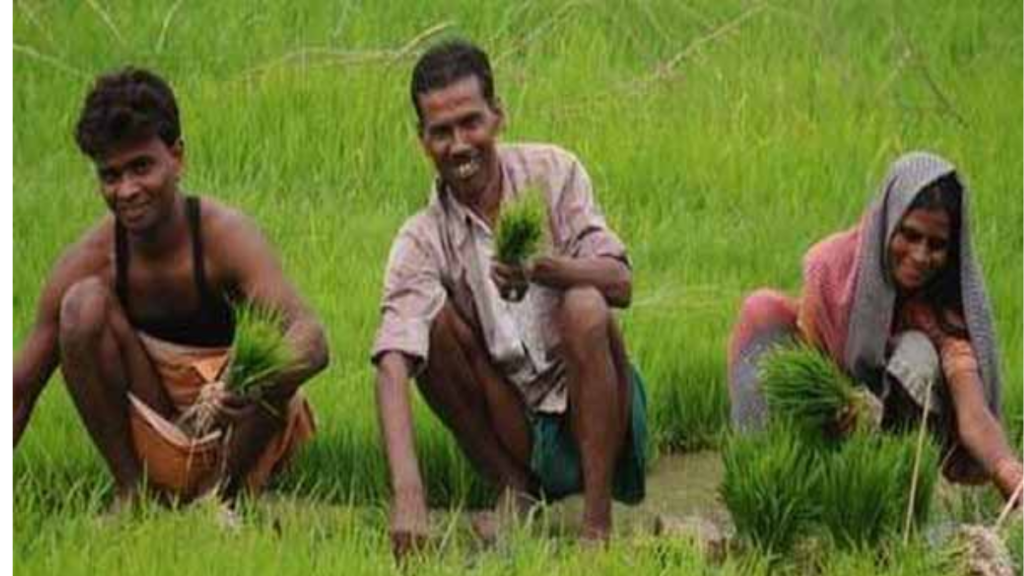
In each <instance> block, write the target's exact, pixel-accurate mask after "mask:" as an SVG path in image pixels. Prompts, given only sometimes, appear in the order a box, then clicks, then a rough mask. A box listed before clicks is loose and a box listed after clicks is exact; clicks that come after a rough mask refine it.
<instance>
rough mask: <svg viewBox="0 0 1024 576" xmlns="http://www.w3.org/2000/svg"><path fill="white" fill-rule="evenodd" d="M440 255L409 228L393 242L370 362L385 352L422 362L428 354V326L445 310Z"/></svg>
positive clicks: (375, 360) (375, 361) (444, 292)
mask: <svg viewBox="0 0 1024 576" xmlns="http://www.w3.org/2000/svg"><path fill="white" fill-rule="evenodd" d="M446 298H447V293H446V291H445V289H444V285H443V284H442V282H441V272H440V261H439V255H438V254H437V253H436V252H435V251H434V250H432V249H431V248H430V246H429V243H428V242H426V241H425V239H424V238H420V237H417V235H416V234H415V233H414V232H412V231H411V229H410V227H406V228H405V229H403V231H402V232H401V233H399V235H398V238H396V239H395V243H394V245H392V247H391V254H390V256H389V257H388V265H387V271H386V272H385V275H384V295H383V297H382V298H381V323H380V327H379V328H378V329H377V335H376V337H375V339H374V344H373V349H372V352H371V361H372V362H374V363H377V361H378V360H380V357H381V356H382V355H383V354H384V353H385V352H391V351H395V352H402V353H404V354H406V355H408V356H410V357H412V358H413V359H415V360H418V361H420V362H421V363H422V362H425V361H426V360H427V358H428V355H429V353H430V325H431V323H432V322H433V321H434V318H436V317H437V315H438V313H439V312H440V311H441V309H442V308H443V307H444V303H445V300H446Z"/></svg>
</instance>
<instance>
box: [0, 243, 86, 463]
mask: <svg viewBox="0 0 1024 576" xmlns="http://www.w3.org/2000/svg"><path fill="white" fill-rule="evenodd" d="M100 229H102V227H101V228H99V229H97V230H94V231H93V232H92V233H91V234H89V235H87V237H86V238H85V240H83V241H82V242H80V243H79V244H76V245H74V246H72V247H70V248H69V249H68V250H67V251H66V252H65V253H64V255H63V256H62V257H61V259H60V260H59V261H58V262H57V264H56V265H55V266H54V268H53V271H52V272H51V273H50V276H49V277H48V278H47V280H46V284H45V285H44V286H43V290H42V293H41V294H40V296H39V303H38V304H37V305H36V317H35V321H34V323H33V326H32V330H31V331H30V332H29V334H28V336H27V337H26V338H25V343H24V344H23V345H22V347H21V350H19V351H18V354H17V357H16V358H15V359H14V447H15V448H17V447H18V444H19V443H20V442H21V436H22V434H24V432H25V429H26V428H27V427H28V422H29V419H30V418H31V416H32V410H33V409H34V408H35V405H36V401H37V400H38V399H39V395H40V394H41V393H42V392H43V389H44V388H46V383H47V382H49V380H50V377H51V376H53V372H54V370H56V369H57V366H58V365H59V364H60V305H61V300H62V299H63V297H64V293H65V292H66V291H67V290H68V288H70V287H71V286H72V285H73V284H74V283H75V282H77V281H79V280H81V279H83V278H86V277H87V276H89V275H91V274H96V273H99V272H100V270H101V269H102V267H103V264H104V261H105V259H106V250H105V248H104V244H103V238H102V234H101V233H100V232H99V230H100Z"/></svg>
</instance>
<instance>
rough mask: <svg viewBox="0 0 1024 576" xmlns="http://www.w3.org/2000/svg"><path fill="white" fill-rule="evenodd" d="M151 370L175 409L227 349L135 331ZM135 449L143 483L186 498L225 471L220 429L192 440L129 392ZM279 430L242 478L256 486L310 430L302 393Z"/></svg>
mask: <svg viewBox="0 0 1024 576" xmlns="http://www.w3.org/2000/svg"><path fill="white" fill-rule="evenodd" d="M139 338H140V340H141V341H142V344H143V347H144V348H145V349H146V351H147V352H148V354H149V357H150V360H151V361H152V363H153V368H154V369H155V370H156V373H157V375H158V376H159V377H160V379H161V380H162V382H163V385H164V388H165V389H166V391H167V393H168V396H169V397H170V399H171V402H172V403H173V404H174V406H175V408H177V410H178V411H179V412H183V411H184V410H186V409H188V408H189V407H190V406H192V405H193V404H194V403H195V402H196V399H197V398H198V396H199V391H200V389H201V388H202V387H203V386H204V385H205V384H208V383H210V382H213V381H216V380H217V379H219V378H220V376H221V372H222V371H223V370H224V368H225V366H226V365H227V362H228V348H198V347H193V346H184V345H180V344H175V343H171V342H166V341H163V340H158V339H156V338H152V337H150V336H146V335H145V334H139ZM129 399H130V402H129V413H130V421H131V432H132V440H133V443H134V445H135V452H136V454H137V455H138V457H139V459H140V461H141V462H142V464H143V466H144V467H145V470H146V479H147V482H148V485H149V486H150V487H151V488H154V489H156V490H158V491H162V492H166V493H169V494H172V495H174V496H177V497H180V498H183V499H186V500H189V499H192V498H195V497H197V496H200V495H202V494H204V493H205V492H206V491H208V490H210V489H211V488H213V487H215V486H216V485H217V483H218V482H219V481H220V480H221V479H222V478H223V473H224V448H225V444H226V442H225V439H224V436H223V435H224V432H223V431H221V430H215V431H213V432H211V433H209V434H207V435H206V436H203V437H201V438H194V437H192V436H191V435H189V434H188V433H186V432H185V431H184V430H182V429H181V428H180V427H179V426H178V425H177V424H176V423H174V422H172V421H170V420H168V419H167V418H165V417H163V416H161V415H160V414H159V413H157V412H156V411H155V410H153V409H152V408H151V407H149V406H147V405H146V404H145V403H144V402H143V401H142V400H140V399H139V398H137V397H136V396H134V395H133V394H130V393H129ZM284 420H285V424H284V427H283V428H282V430H281V431H280V432H279V433H278V434H277V435H275V436H274V437H273V438H272V439H271V440H270V442H269V443H268V444H267V446H266V448H265V449H264V451H263V453H262V454H261V455H260V457H259V459H258V460H257V461H256V464H255V465H254V466H253V468H252V470H251V471H250V472H249V475H248V477H247V478H246V484H247V486H248V487H249V489H250V490H259V489H260V488H262V487H263V486H264V485H265V484H266V483H267V481H268V480H269V479H270V477H271V476H272V475H273V474H274V473H275V472H277V471H278V470H279V469H280V468H281V467H282V466H283V465H284V464H285V463H287V461H288V460H289V458H290V457H291V456H292V455H293V454H294V453H295V451H296V449H298V448H299V447H300V446H301V445H302V444H303V443H305V442H306V441H307V440H309V439H310V438H312V436H313V433H314V431H315V422H314V419H313V411H312V408H311V407H310V405H309V403H308V402H307V401H306V399H305V397H304V396H303V394H302V392H301V391H299V392H296V393H295V395H294V396H293V397H292V399H291V401H290V403H289V404H288V409H287V411H286V413H285V415H284Z"/></svg>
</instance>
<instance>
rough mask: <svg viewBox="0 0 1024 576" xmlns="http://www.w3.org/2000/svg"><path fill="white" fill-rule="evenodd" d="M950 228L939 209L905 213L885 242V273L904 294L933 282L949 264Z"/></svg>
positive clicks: (917, 209) (945, 213) (944, 213)
mask: <svg viewBox="0 0 1024 576" xmlns="http://www.w3.org/2000/svg"><path fill="white" fill-rule="evenodd" d="M951 228H952V226H951V224H950V219H949V214H948V213H947V212H946V211H945V210H943V209H942V208H916V209H911V210H909V211H908V212H907V213H906V215H905V216H904V217H903V219H902V220H901V221H900V223H899V224H898V225H897V226H896V230H895V231H894V232H893V235H892V240H891V241H890V242H889V270H890V273H891V274H892V278H893V280H894V281H895V282H896V286H897V287H898V288H899V289H900V290H901V291H902V292H904V293H909V292H915V291H917V290H919V289H921V288H923V287H924V286H927V285H928V283H929V282H931V281H932V280H934V279H935V277H936V276H938V275H939V274H940V273H941V272H942V270H943V269H944V268H945V267H946V265H947V263H948V262H949V254H950V241H951V236H952V230H951Z"/></svg>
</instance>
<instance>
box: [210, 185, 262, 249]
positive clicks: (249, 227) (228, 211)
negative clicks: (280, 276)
mask: <svg viewBox="0 0 1024 576" xmlns="http://www.w3.org/2000/svg"><path fill="white" fill-rule="evenodd" d="M201 225H202V231H203V238H204V240H205V242H204V245H205V246H206V247H208V250H214V251H220V250H226V251H227V252H232V251H236V250H240V249H245V248H250V247H255V246H256V245H260V244H263V243H264V240H263V235H262V233H261V232H260V229H259V227H258V225H257V224H256V221H255V220H254V219H253V218H252V217H250V216H249V215H248V214H246V213H245V212H243V211H242V210H240V209H238V208H236V207H233V206H230V205H228V204H225V203H223V202H221V201H219V200H215V199H213V198H209V197H203V199H202V217H201Z"/></svg>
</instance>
